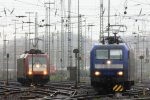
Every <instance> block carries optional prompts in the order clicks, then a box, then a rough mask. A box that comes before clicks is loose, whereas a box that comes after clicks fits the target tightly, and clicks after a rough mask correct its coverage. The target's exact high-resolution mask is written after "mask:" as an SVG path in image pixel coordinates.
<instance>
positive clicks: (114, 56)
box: [110, 49, 123, 59]
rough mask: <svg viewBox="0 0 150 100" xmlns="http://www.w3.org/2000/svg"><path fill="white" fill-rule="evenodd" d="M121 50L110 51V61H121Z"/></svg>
mask: <svg viewBox="0 0 150 100" xmlns="http://www.w3.org/2000/svg"><path fill="white" fill-rule="evenodd" d="M122 54H123V53H122V50H121V49H118V50H117V49H113V50H110V59H122V57H123V55H122Z"/></svg>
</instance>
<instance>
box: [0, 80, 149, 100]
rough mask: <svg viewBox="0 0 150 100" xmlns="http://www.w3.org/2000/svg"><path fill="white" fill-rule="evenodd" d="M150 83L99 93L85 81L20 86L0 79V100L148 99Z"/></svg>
mask: <svg viewBox="0 0 150 100" xmlns="http://www.w3.org/2000/svg"><path fill="white" fill-rule="evenodd" d="M148 86H150V85H141V84H140V85H135V86H134V87H133V88H132V89H131V90H129V91H127V92H125V93H123V94H119V95H118V94H117V95H114V94H107V95H100V94H98V93H97V92H95V91H94V90H93V88H92V87H91V86H90V85H89V84H86V83H80V84H78V87H77V88H74V82H51V83H48V84H46V85H44V86H34V85H32V86H29V87H27V86H22V85H21V84H19V83H18V82H9V84H8V85H6V84H4V82H2V81H0V100H32V99H36V100H58V99H60V100H87V99H88V100H93V99H94V100H97V99H101V100H116V99H121V100H140V99H142V100H149V99H150V90H149V88H150V87H148Z"/></svg>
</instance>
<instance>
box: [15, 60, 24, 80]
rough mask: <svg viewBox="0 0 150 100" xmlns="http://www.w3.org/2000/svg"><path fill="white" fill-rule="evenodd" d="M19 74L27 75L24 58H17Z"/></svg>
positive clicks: (20, 75) (21, 75) (19, 75)
mask: <svg viewBox="0 0 150 100" xmlns="http://www.w3.org/2000/svg"><path fill="white" fill-rule="evenodd" d="M17 66H18V67H17V76H18V77H24V76H25V70H24V68H25V66H24V59H17Z"/></svg>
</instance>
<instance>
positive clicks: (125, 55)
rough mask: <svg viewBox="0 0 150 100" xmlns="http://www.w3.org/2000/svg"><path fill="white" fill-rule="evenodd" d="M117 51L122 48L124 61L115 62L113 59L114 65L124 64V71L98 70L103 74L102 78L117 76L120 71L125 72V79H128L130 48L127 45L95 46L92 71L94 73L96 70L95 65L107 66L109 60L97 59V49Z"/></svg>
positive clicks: (92, 51) (92, 54)
mask: <svg viewBox="0 0 150 100" xmlns="http://www.w3.org/2000/svg"><path fill="white" fill-rule="evenodd" d="M104 48H108V49H116V48H119V49H120V48H121V49H122V50H123V59H122V60H115V59H112V60H111V61H112V64H123V66H124V67H123V69H119V68H118V69H113V68H111V69H96V70H99V71H100V72H102V76H115V75H116V73H117V72H118V71H122V70H123V71H124V79H127V78H128V51H129V49H128V47H127V46H126V44H124V43H123V44H110V45H95V46H94V47H93V48H92V50H91V54H90V70H91V71H94V70H95V64H105V62H106V60H107V59H95V55H96V54H95V53H96V52H95V51H96V50H97V49H104Z"/></svg>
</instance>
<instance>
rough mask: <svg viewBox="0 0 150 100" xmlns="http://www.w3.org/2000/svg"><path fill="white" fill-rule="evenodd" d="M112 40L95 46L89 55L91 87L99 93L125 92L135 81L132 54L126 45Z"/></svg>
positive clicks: (112, 38)
mask: <svg viewBox="0 0 150 100" xmlns="http://www.w3.org/2000/svg"><path fill="white" fill-rule="evenodd" d="M114 39H115V38H114V37H111V38H109V39H108V40H109V41H108V44H99V45H95V46H94V47H93V48H92V50H91V54H90V74H91V85H92V86H93V87H94V88H95V89H96V90H97V91H99V92H101V93H102V92H103V93H104V92H122V91H125V90H127V89H130V87H131V86H132V85H133V84H134V81H135V78H134V76H135V64H134V63H135V61H134V60H135V58H134V53H133V51H132V50H131V49H130V48H129V47H128V46H127V44H126V43H123V42H122V43H120V42H119V41H118V40H117V41H116V40H114ZM115 41H116V42H115Z"/></svg>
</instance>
